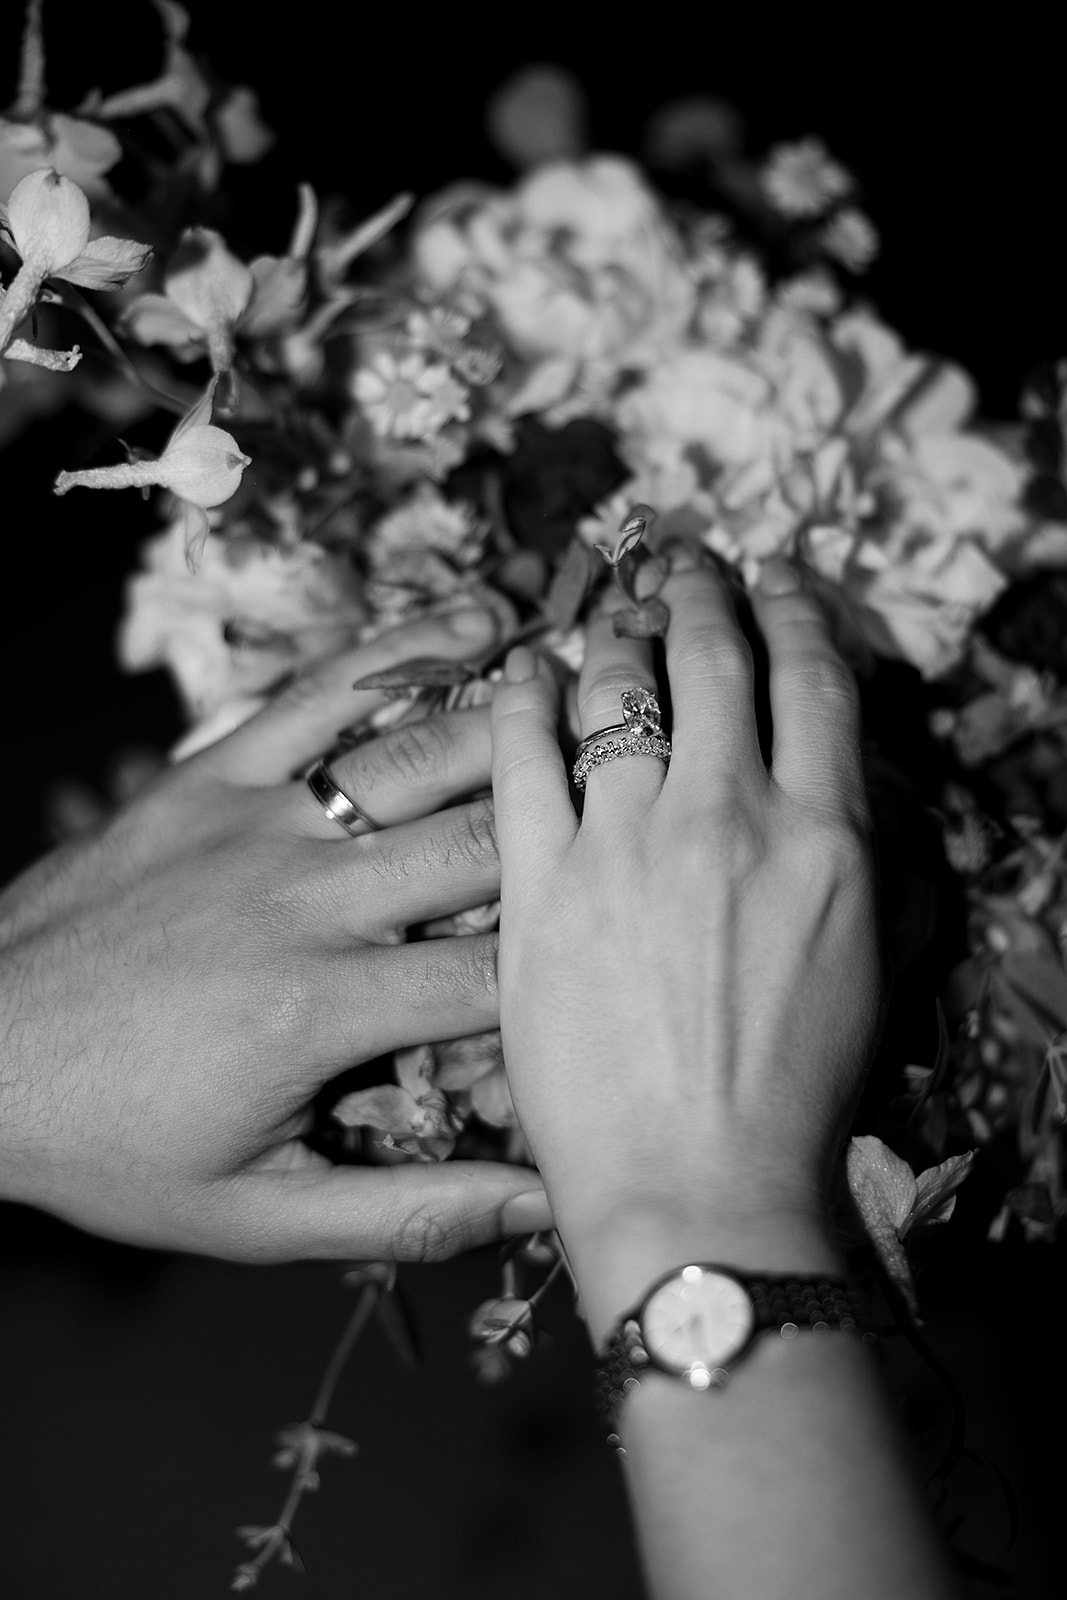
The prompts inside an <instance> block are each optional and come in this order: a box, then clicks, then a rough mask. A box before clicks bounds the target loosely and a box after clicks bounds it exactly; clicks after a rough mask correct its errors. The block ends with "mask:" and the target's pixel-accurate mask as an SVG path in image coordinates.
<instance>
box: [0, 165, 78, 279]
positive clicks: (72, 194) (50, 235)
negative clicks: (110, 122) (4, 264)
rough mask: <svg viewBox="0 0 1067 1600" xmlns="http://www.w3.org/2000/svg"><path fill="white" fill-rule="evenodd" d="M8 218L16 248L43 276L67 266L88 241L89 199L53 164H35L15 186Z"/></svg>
mask: <svg viewBox="0 0 1067 1600" xmlns="http://www.w3.org/2000/svg"><path fill="white" fill-rule="evenodd" d="M7 218H8V224H9V226H10V228H11V237H12V239H13V240H14V244H15V249H16V250H17V251H18V253H19V255H20V256H21V257H22V259H23V261H24V262H26V264H27V265H28V266H32V267H33V268H35V270H36V271H37V272H38V273H39V274H40V275H41V276H42V277H50V276H51V275H52V274H53V273H57V272H60V271H61V270H62V269H63V268H64V267H66V266H69V265H70V263H71V262H72V261H74V260H75V259H76V258H77V257H78V256H79V255H81V253H82V251H83V250H84V249H85V246H86V245H87V244H88V242H89V202H88V200H87V199H86V198H85V195H84V194H83V193H82V191H81V190H80V189H79V188H78V185H77V184H76V183H72V182H71V180H70V179H69V178H63V177H61V176H60V174H59V173H58V172H56V171H55V169H54V168H53V167H38V168H37V169H36V171H34V172H29V173H27V175H26V176H25V177H24V178H23V179H22V181H21V182H20V183H17V184H16V185H15V188H14V190H13V191H12V194H11V199H10V200H9V201H8V206H7Z"/></svg>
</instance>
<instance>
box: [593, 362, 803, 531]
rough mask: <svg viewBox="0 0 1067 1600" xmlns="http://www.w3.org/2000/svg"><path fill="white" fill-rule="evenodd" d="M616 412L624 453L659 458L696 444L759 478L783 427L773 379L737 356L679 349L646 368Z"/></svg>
mask: <svg viewBox="0 0 1067 1600" xmlns="http://www.w3.org/2000/svg"><path fill="white" fill-rule="evenodd" d="M615 415H616V421H617V423H618V426H619V427H620V428H621V430H622V431H623V434H624V436H625V437H624V445H623V448H624V451H625V453H626V455H627V457H628V459H631V458H632V457H633V455H635V454H636V456H637V458H638V459H640V460H642V461H645V460H653V459H658V460H666V459H669V458H670V456H671V455H672V454H674V455H676V456H681V455H683V454H684V453H685V451H686V450H687V448H688V447H696V448H698V449H699V450H700V451H701V452H703V453H704V455H705V456H706V457H707V458H708V459H709V461H710V462H711V463H713V464H714V465H715V466H716V467H718V468H720V469H727V470H729V469H732V468H736V469H741V468H744V469H746V470H747V471H751V469H752V468H754V467H759V468H761V469H762V475H763V476H764V478H766V479H768V480H769V478H770V477H771V476H772V475H773V453H774V447H775V443H776V440H777V438H778V436H779V435H780V433H781V431H782V423H781V420H780V419H779V418H778V417H777V416H776V415H775V411H774V389H773V385H772V384H771V382H770V380H769V379H768V378H767V377H766V376H765V375H764V374H763V373H761V372H760V371H759V370H758V368H757V367H756V366H755V365H754V364H753V363H752V362H750V361H748V360H745V359H742V358H741V357H739V356H738V357H735V356H727V355H723V354H720V353H718V352H715V351H711V350H701V349H692V350H686V351H683V352H682V353H681V354H680V355H677V356H675V357H674V359H673V360H669V361H664V362H662V363H661V364H660V365H658V366H656V367H654V368H652V369H651V370H650V371H649V372H648V373H646V375H645V377H644V379H643V381H642V382H641V383H640V384H638V385H635V387H634V388H632V389H630V390H628V391H627V392H626V393H625V394H624V395H623V397H622V399H621V400H620V401H619V402H618V404H617V406H616V408H615ZM634 447H636V449H635V448H634ZM649 499H650V503H651V504H653V505H654V504H655V503H656V502H655V498H654V497H649Z"/></svg>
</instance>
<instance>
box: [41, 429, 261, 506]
mask: <svg viewBox="0 0 1067 1600" xmlns="http://www.w3.org/2000/svg"><path fill="white" fill-rule="evenodd" d="M251 461H252V458H251V456H246V455H245V454H244V453H243V452H242V451H241V450H240V449H239V448H238V445H237V440H236V439H235V438H234V437H233V434H232V433H227V432H226V431H225V429H224V428H216V427H213V426H212V425H211V424H210V423H200V424H198V425H197V426H195V427H191V428H188V429H186V430H184V431H183V432H175V434H174V435H173V437H172V439H171V442H170V443H169V444H168V445H167V448H166V449H165V450H164V452H163V454H162V455H161V456H159V457H158V458H157V459H156V460H155V461H128V462H126V463H124V464H123V465H121V466H117V467H87V468H86V469H85V470H84V471H82V472H60V473H59V474H58V475H57V477H56V481H55V493H56V494H58V495H64V494H66V493H67V492H68V491H69V490H70V489H146V488H149V487H150V486H152V485H158V486H159V487H160V488H163V489H170V490H171V491H172V493H174V494H176V495H177V496H178V498H179V500H186V501H188V503H189V504H190V505H191V506H196V507H197V508H198V509H200V510H202V511H206V510H209V509H211V508H212V507H214V506H221V505H222V504H223V503H224V502H225V501H227V500H229V499H230V497H231V495H233V494H235V493H236V492H237V487H238V485H239V484H240V482H241V474H242V473H243V472H244V469H245V468H246V467H247V466H250V465H251Z"/></svg>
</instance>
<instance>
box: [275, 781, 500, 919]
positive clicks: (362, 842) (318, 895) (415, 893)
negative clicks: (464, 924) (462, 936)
mask: <svg viewBox="0 0 1067 1600" xmlns="http://www.w3.org/2000/svg"><path fill="white" fill-rule="evenodd" d="M307 848H308V850H309V851H310V852H311V858H312V865H311V868H310V872H309V879H310V881H309V883H308V885H307V887H306V890H305V892H306V893H307V895H308V897H309V900H310V902H311V903H312V904H314V905H315V906H316V907H317V908H318V912H319V915H320V916H321V915H322V914H323V913H325V915H326V916H327V917H328V918H330V919H331V920H333V921H334V922H336V924H337V926H338V928H339V930H341V931H342V932H343V933H344V934H345V935H347V936H351V937H355V938H358V939H370V940H378V941H381V942H383V943H390V942H392V941H393V940H394V939H395V938H396V937H397V936H398V935H399V934H401V933H402V931H403V930H404V929H406V928H410V927H411V926H412V925H413V924H415V923H420V922H428V921H430V920H431V919H433V918H435V917H444V916H450V915H451V914H452V913H454V912H456V911H468V910H470V909H472V908H473V907H475V906H481V905H485V904H486V902H488V901H490V900H495V899H496V898H497V896H498V895H499V893H500V857H499V855H498V854H497V843H496V821H495V816H494V812H493V802H492V800H488V799H486V800H474V801H471V802H470V804H468V805H464V806H451V807H449V808H448V809H447V810H444V811H437V812H435V813H434V814H433V816H429V817H421V818H419V819H417V820H416V821H413V822H403V823H400V824H398V825H397V826H396V827H391V828H383V829H382V830H381V831H380V832H378V833H368V834H364V835H363V836H362V837H361V838H358V839H352V840H350V841H349V842H348V843H347V844H345V842H344V840H343V837H342V839H341V844H340V848H338V849H337V850H333V849H323V848H322V846H321V845H319V844H315V845H312V846H308V847H307Z"/></svg>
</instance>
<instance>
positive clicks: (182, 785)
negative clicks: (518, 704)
mask: <svg viewBox="0 0 1067 1600" xmlns="http://www.w3.org/2000/svg"><path fill="white" fill-rule="evenodd" d="M464 615H465V618H466V631H463V623H462V622H460V623H459V624H458V625H457V623H456V621H455V619H453V620H452V621H451V622H446V621H445V620H441V619H438V620H435V621H430V622H424V623H418V624H415V625H413V626H411V627H408V628H404V629H398V630H395V631H394V632H393V633H391V634H388V635H383V636H382V637H380V638H379V639H378V640H376V641H375V642H374V643H373V644H371V645H369V646H367V647H365V648H363V649H362V650H357V651H352V652H349V653H347V654H345V655H343V656H339V657H337V658H335V659H333V660H331V661H328V662H325V663H323V664H322V665H321V666H320V667H318V668H316V669H315V670H313V671H311V672H309V673H308V674H307V675H306V676H304V677H302V678H301V679H299V680H297V681H296V682H295V683H294V684H293V685H292V686H291V687H290V688H289V689H288V690H287V691H285V692H284V693H283V694H282V695H281V696H280V697H279V698H278V699H277V700H276V701H275V702H274V703H273V704H272V705H270V706H269V707H267V708H266V709H265V710H264V711H263V712H261V713H260V714H259V715H258V716H256V717H255V718H253V719H252V720H251V721H250V722H248V723H246V724H245V725H244V726H243V727H242V728H240V729H238V730H237V731H236V732H235V733H233V734H231V735H229V736H228V737H227V738H225V739H223V740H220V741H219V742H218V743H217V744H215V745H213V746H211V747H210V748H209V749H207V750H204V751H202V752H201V753H200V754H198V755H196V756H193V757H192V758H190V759H189V760H188V761H186V762H184V763H181V764H180V765H177V766H175V767H172V768H171V769H169V770H168V771H167V772H166V773H164V774H163V775H162V776H161V777H160V778H159V779H157V780H156V781H155V782H153V783H152V784H151V785H149V786H148V787H147V788H146V789H145V790H144V791H143V792H142V793H140V794H139V795H138V796H137V797H136V798H135V799H134V801H133V802H131V803H130V804H129V805H127V806H126V807H125V808H124V809H123V810H121V811H120V812H119V813H118V814H117V815H116V816H115V817H114V818H113V819H112V820H111V821H110V822H109V823H108V824H107V825H106V826H105V827H104V828H103V829H102V830H101V831H100V832H98V833H97V834H96V835H94V836H92V837H90V838H88V839H79V840H77V841H75V842H74V843H72V844H69V845H67V846H64V847H62V848H60V849H58V850H56V851H54V852H53V853H52V854H50V855H48V856H46V857H45V858H44V859H42V860H41V861H40V862H39V863H38V864H36V865H35V866H34V867H33V868H31V869H30V871H28V872H27V873H25V874H24V875H23V876H22V877H20V878H19V879H17V880H16V881H15V882H14V883H13V884H12V885H11V886H10V887H9V888H8V889H7V890H6V892H5V893H4V895H3V896H2V897H0V1197H2V1198H6V1199H9V1200H17V1201H21V1202H24V1203H27V1204H31V1205H36V1206H39V1207H42V1208H44V1209H47V1210H50V1211H53V1212H55V1213H57V1214H58V1215H60V1216H62V1217H65V1218H67V1219H68V1220H70V1221H72V1222H75V1223H76V1224H78V1225H79V1226H81V1227H84V1228H86V1229H89V1230H91V1231H94V1232H98V1233H101V1234H105V1235H108V1236H111V1237H113V1238H117V1239H121V1240H125V1241H128V1242H131V1243H135V1244H141V1245H149V1246H154V1247H161V1248H168V1249H179V1250H193V1251H202V1252H205V1253H208V1254H212V1255H217V1256H223V1257H232V1258H236V1259H241V1260H250V1261H273V1260H285V1259H289V1258H293V1257H323V1258H329V1257H335V1256H342V1257H353V1258H364V1259H374V1258H388V1259H402V1260H416V1259H435V1258H439V1257H442V1256H446V1255H449V1254H451V1253H453V1252H455V1251H458V1250H462V1249H465V1248H467V1247H469V1246H472V1245H475V1244H479V1243H484V1242H486V1241H487V1240H490V1239H493V1238H496V1237H499V1236H500V1235H501V1234H506V1233H510V1232H528V1231H530V1230H531V1229H534V1228H537V1227H545V1226H548V1225H550V1222H551V1218H550V1214H549V1213H548V1211H547V1208H546V1205H545V1201H544V1196H543V1193H542V1191H541V1190H540V1185H539V1183H538V1180H537V1176H536V1174H535V1173H532V1172H530V1171H528V1170H524V1169H521V1168H515V1167H510V1166H502V1165H501V1166H498V1165H496V1164H493V1163H488V1162H480V1163H463V1162H449V1163H446V1164H442V1165H440V1166H437V1165H402V1166H383V1167H378V1168H355V1167H338V1166H334V1165H332V1164H331V1163H330V1162H328V1161H326V1160H325V1159H324V1158H323V1157H321V1156H319V1155H317V1154H314V1153H313V1152H312V1151H311V1150H310V1149H309V1148H308V1147H307V1145H306V1144H305V1143H304V1142H303V1139H302V1137H301V1135H302V1134H304V1133H305V1132H306V1131H307V1129H308V1127H309V1124H310V1120H311V1111H310V1100H311V1097H312V1096H313V1095H314V1094H315V1093H316V1092H317V1091H318V1090H319V1089H321V1088H322V1086H323V1085H324V1084H326V1083H327V1082H328V1081H329V1080H330V1079H331V1078H332V1077H333V1076H335V1075H336V1074H337V1073H338V1072H340V1071H341V1070H343V1069H345V1068H347V1067H350V1066H353V1065H356V1064H358V1063H360V1062H363V1061H369V1060H371V1059H373V1058H374V1057H376V1056H378V1055H380V1054H382V1053H384V1052H386V1051H389V1050H391V1049H393V1048H395V1047H399V1046H404V1045H409V1044H418V1043H424V1042H429V1041H432V1040H436V1039H445V1038H453V1037H459V1036H463V1035H466V1034H470V1033H476V1032H479V1031H482V1030H485V1029H490V1028H494V1027H495V1026H496V1025H497V1015H498V1013H497V1000H496V975H495V962H496V941H495V936H490V935H480V936H472V937H469V938H450V939H431V940H424V941H418V942H415V943H407V942H405V930H406V929H408V928H409V927H411V926H412V925H413V924H417V923H422V922H425V921H428V920H430V919H432V918H435V917H438V916H445V915H448V914H451V913H454V912H456V911H459V910H462V909H465V908H468V907H472V906H477V905H480V904H483V903H484V902H486V901H487V900H492V899H493V898H495V896H496V894H497V892H498V885H499V865H498V859H497V850H496V839H495V830H494V824H493V808H492V803H491V802H490V801H488V800H485V799H475V800H471V799H469V798H467V797H469V796H470V795H472V794H475V793H477V791H478V790H479V789H482V788H484V787H485V786H486V785H487V782H488V776H489V762H490V735H489V723H488V713H487V711H486V710H485V709H484V708H482V709H475V710H469V711H462V712H456V713H454V714H451V715H449V716H445V717H442V718H440V719H437V720H435V721H432V722H431V721H427V722H423V723H420V724H417V725H408V726H404V727H400V728H397V729H394V730H393V731H391V732H387V733H385V734H383V735H381V736H380V737H379V738H377V739H375V740H373V741H372V742H370V743H367V744H364V745H361V746H360V747H359V748H357V749H356V750H354V751H351V752H350V753H349V754H347V755H346V756H344V757H341V758H339V759H338V760H337V761H336V762H335V763H334V771H335V775H336V777H337V779H338V781H339V783H340V784H341V786H342V787H344V788H347V789H348V790H349V791H350V792H351V793H352V794H353V796H354V797H356V798H357V799H358V801H359V803H360V804H362V805H364V806H365V808H366V810H367V812H368V813H369V814H370V816H372V817H373V818H375V819H376V820H377V821H378V822H380V823H381V824H382V825H383V826H382V829H381V831H378V832H366V833H365V834H363V835H362V836H360V837H355V838H353V837H349V835H347V834H346V833H345V832H344V830H343V829H342V828H341V827H340V826H339V825H338V824H337V823H336V822H333V821H331V820H330V819H329V818H328V817H327V816H326V815H325V813H324V812H323V810H322V809H321V807H320V806H319V805H318V804H317V802H316V801H315V799H314V798H313V796H312V795H311V793H310V791H309V789H308V787H307V785H306V783H305V782H304V781H303V778H302V777H301V776H300V774H301V773H302V772H303V771H305V770H306V769H307V767H308V766H309V765H310V764H311V763H312V762H313V761H314V760H315V759H316V758H317V757H318V756H319V755H321V754H322V753H323V752H324V751H327V750H329V749H330V747H331V746H332V745H333V743H334V741H335V740H336V738H337V735H338V733H339V731H340V730H341V729H342V728H345V727H350V726H353V725H354V724H358V722H359V721H360V720H362V719H364V718H366V717H367V716H369V715H370V714H371V713H372V712H373V711H374V710H375V709H376V708H377V707H378V706H379V705H380V704H381V696H380V695H378V694H374V693H366V692H361V693H355V692H353V689H352V684H353V683H354V682H355V681H356V680H357V679H358V678H360V677H362V676H364V675H365V674H368V673H371V672H374V671H378V670H381V669H383V668H385V667H388V666H392V665H394V664H396V663H398V662H400V661H403V660H407V659H412V658H415V657H421V656H433V655H443V656H446V657H451V658H453V659H457V658H463V657H467V656H472V655H476V654H478V653H480V652H481V651H483V650H484V649H485V647H486V645H487V644H489V643H490V642H491V640H492V637H493V631H494V625H493V622H492V619H491V618H490V617H488V616H487V615H486V614H485V613H481V612H476V613H466V614H464ZM294 775H295V776H294ZM519 1196H524V1198H522V1199H521V1200H520V1199H518V1198H517V1197H519Z"/></svg>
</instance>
